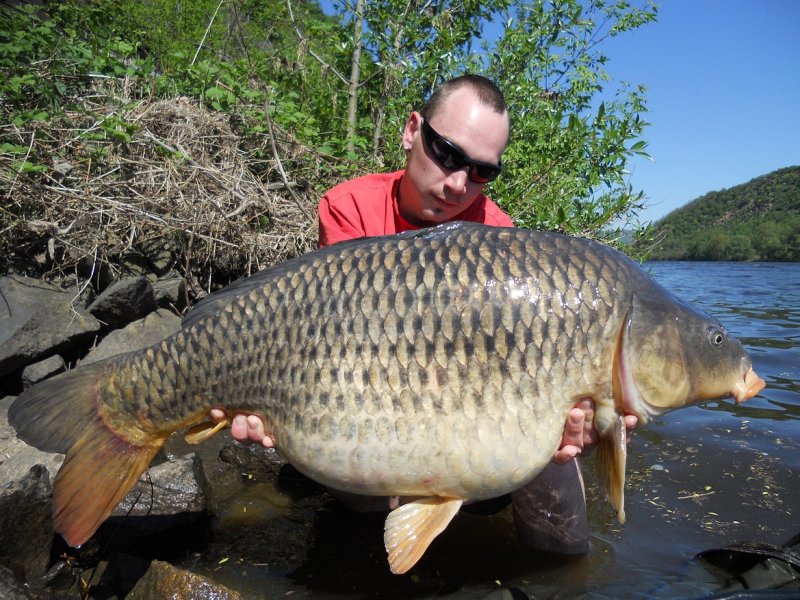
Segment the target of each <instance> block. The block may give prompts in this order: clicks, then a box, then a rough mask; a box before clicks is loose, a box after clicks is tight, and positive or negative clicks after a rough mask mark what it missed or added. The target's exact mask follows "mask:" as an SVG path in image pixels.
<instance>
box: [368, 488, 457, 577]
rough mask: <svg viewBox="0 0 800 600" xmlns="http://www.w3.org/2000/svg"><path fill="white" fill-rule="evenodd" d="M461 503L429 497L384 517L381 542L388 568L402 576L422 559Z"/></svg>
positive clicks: (406, 505) (453, 499)
mask: <svg viewBox="0 0 800 600" xmlns="http://www.w3.org/2000/svg"><path fill="white" fill-rule="evenodd" d="M463 502H464V500H463V499H462V498H443V497H440V496H432V497H428V498H421V499H419V500H414V501H412V502H409V503H408V504H404V505H403V506H400V507H398V508H396V509H394V510H393V511H392V512H390V513H389V516H387V517H386V525H385V527H384V532H383V542H384V544H385V545H386V552H388V553H389V568H390V569H391V571H392V573H395V574H401V573H405V572H406V571H408V570H409V569H410V568H411V567H413V566H414V565H415V564H416V563H417V561H418V560H419V559H420V558H422V555H423V554H424V553H425V550H427V549H428V546H430V544H431V542H432V541H433V538H435V537H436V536H437V535H439V534H440V533H441V532H442V531H444V528H445V527H447V525H448V523H450V521H452V520H453V517H454V516H456V513H457V512H458V509H459V508H461V505H462V504H463Z"/></svg>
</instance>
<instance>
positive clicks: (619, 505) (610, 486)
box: [597, 415, 628, 523]
mask: <svg viewBox="0 0 800 600" xmlns="http://www.w3.org/2000/svg"><path fill="white" fill-rule="evenodd" d="M626 437H627V433H626V431H625V421H624V419H623V418H622V415H617V419H616V421H615V422H614V424H613V426H612V427H611V431H610V432H609V434H608V435H606V436H604V437H601V438H600V443H599V445H598V447H597V478H598V480H599V483H600V486H601V487H602V488H603V490H604V491H605V494H606V497H607V498H608V500H609V502H611V506H612V507H613V508H614V510H615V511H617V519H619V522H620V523H625V464H626V462H627V458H628V448H627V444H626V441H627V440H626Z"/></svg>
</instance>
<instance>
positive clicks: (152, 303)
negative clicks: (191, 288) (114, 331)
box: [87, 276, 156, 327]
mask: <svg viewBox="0 0 800 600" xmlns="http://www.w3.org/2000/svg"><path fill="white" fill-rule="evenodd" d="M155 309H156V299H155V294H154V293H153V286H152V285H150V282H149V281H148V280H147V277H144V276H139V277H126V278H125V279H120V280H119V281H117V282H116V283H114V284H112V285H110V286H109V287H108V288H107V289H106V290H105V291H104V292H103V293H102V294H100V295H99V296H98V297H97V298H96V299H95V301H94V302H92V303H91V304H90V305H89V307H88V308H87V310H88V311H89V312H90V313H91V314H93V315H94V316H95V317H96V318H97V319H99V320H100V321H102V322H103V323H106V324H107V325H110V326H111V327H124V326H125V325H127V324H128V323H130V322H132V321H135V320H137V319H141V318H142V317H144V316H145V315H147V314H148V313H150V312H153V311H154V310H155Z"/></svg>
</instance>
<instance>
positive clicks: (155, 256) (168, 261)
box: [139, 239, 177, 277]
mask: <svg viewBox="0 0 800 600" xmlns="http://www.w3.org/2000/svg"><path fill="white" fill-rule="evenodd" d="M139 246H140V248H141V250H142V254H144V256H145V257H146V258H147V262H148V264H149V266H150V269H151V270H152V271H153V272H154V273H155V274H156V275H158V276H159V277H163V276H164V275H166V274H167V273H168V272H169V270H170V269H172V267H174V266H175V261H176V260H177V257H176V254H175V250H174V248H172V247H171V245H170V244H168V243H165V242H164V240H163V239H152V240H145V241H143V242H142V243H141V244H140V245H139Z"/></svg>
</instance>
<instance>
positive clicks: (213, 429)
mask: <svg viewBox="0 0 800 600" xmlns="http://www.w3.org/2000/svg"><path fill="white" fill-rule="evenodd" d="M230 424H231V422H230V421H229V420H228V418H227V417H226V418H223V419H222V420H221V421H218V422H216V423H214V422H213V421H207V422H205V423H200V424H199V425H195V426H194V427H192V428H190V429H189V431H187V432H186V434H185V435H184V436H183V439H184V440H186V443H187V444H202V443H203V442H205V441H206V440H208V439H210V438H212V437H214V435H216V434H217V433H218V432H219V431H221V430H222V429H224V428H225V427H228V426H229V425H230Z"/></svg>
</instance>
